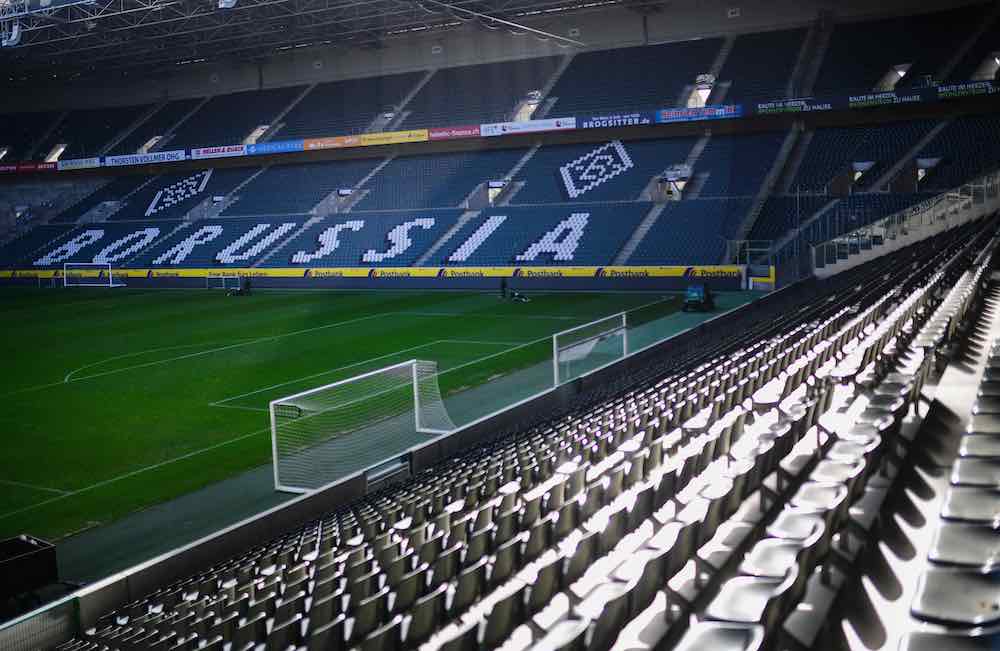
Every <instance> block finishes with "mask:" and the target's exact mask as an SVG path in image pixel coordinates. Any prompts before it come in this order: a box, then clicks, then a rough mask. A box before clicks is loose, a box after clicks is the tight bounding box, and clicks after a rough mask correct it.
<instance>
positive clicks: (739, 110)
mask: <svg viewBox="0 0 1000 651" xmlns="http://www.w3.org/2000/svg"><path fill="white" fill-rule="evenodd" d="M742 116H743V105H742V104H726V105H722V106H692V107H687V108H672V109H660V110H659V111H657V112H656V123H657V124H670V123H672V122H697V121H700V120H728V119H730V118H738V117H742Z"/></svg>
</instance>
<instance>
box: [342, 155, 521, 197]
mask: <svg viewBox="0 0 1000 651" xmlns="http://www.w3.org/2000/svg"><path fill="white" fill-rule="evenodd" d="M526 151H527V150H525V149H497V150H490V151H474V152H459V153H454V154H428V155H419V156H399V157H397V158H394V159H392V160H391V161H390V162H389V164H388V165H386V166H385V167H384V168H383V169H382V170H381V171H380V172H379V173H378V174H377V175H375V176H374V177H372V178H371V179H370V180H369V181H368V182H367V183H365V184H364V186H363V187H362V188H361V191H362V192H365V193H366V194H365V196H364V197H362V199H361V200H360V201H359V202H358V203H357V204H356V206H355V208H354V210H392V209H398V208H455V207H457V206H458V205H459V204H460V203H462V201H463V200H464V199H465V198H466V197H467V196H469V194H470V193H471V192H472V191H473V190H475V189H476V187H477V186H479V185H480V184H483V183H487V182H489V181H494V180H500V179H503V178H504V177H505V176H506V175H507V172H509V171H510V170H511V168H513V167H514V164H515V163H517V161H518V160H520V158H521V157H522V156H524V154H525V153H526Z"/></svg>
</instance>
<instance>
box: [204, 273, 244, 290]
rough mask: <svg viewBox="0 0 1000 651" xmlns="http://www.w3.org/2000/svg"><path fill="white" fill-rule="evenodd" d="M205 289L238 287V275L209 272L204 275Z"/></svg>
mask: <svg viewBox="0 0 1000 651" xmlns="http://www.w3.org/2000/svg"><path fill="white" fill-rule="evenodd" d="M205 287H206V289H239V288H240V277H239V276H234V275H226V274H209V275H207V276H205Z"/></svg>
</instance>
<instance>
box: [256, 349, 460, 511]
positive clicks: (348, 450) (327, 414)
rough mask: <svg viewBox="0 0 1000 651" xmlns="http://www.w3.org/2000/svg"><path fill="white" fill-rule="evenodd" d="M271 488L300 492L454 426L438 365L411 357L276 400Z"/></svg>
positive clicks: (272, 408) (272, 413)
mask: <svg viewBox="0 0 1000 651" xmlns="http://www.w3.org/2000/svg"><path fill="white" fill-rule="evenodd" d="M269 412H270V418H271V453H272V458H273V465H274V487H275V488H276V489H277V490H279V491H286V492H295V493H304V492H308V491H310V490H314V489H317V488H320V487H321V486H324V485H326V484H328V483H330V482H332V481H334V480H336V479H339V478H341V477H344V476H346V475H348V474H351V473H354V472H358V471H361V470H365V469H366V468H369V467H372V466H375V465H377V464H379V463H382V462H383V461H385V460H387V459H391V458H392V457H394V456H399V455H401V454H403V453H404V452H405V451H406V450H407V449H409V448H410V447H412V446H413V445H415V444H416V443H419V442H420V441H421V440H422V439H425V435H428V434H435V435H439V434H449V433H451V432H452V431H454V430H455V429H456V428H455V424H454V423H453V422H452V420H451V418H450V416H449V415H448V411H447V409H446V408H445V405H444V401H443V400H442V397H441V392H440V389H439V387H438V371H437V363H436V362H430V361H421V360H410V361H407V362H402V363H400V364H395V365H393V366H387V367H385V368H382V369H378V370H375V371H371V372H368V373H364V374H362V375H358V376H356V377H352V378H349V379H346V380H341V381H339V382H333V383H332V384H327V385H325V386H321V387H318V388H315V389H310V390H308V391H303V392H301V393H296V394H294V395H291V396H286V397H284V398H279V399H277V400H273V401H271V403H270V407H269Z"/></svg>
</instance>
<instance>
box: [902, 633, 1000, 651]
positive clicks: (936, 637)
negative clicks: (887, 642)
mask: <svg viewBox="0 0 1000 651" xmlns="http://www.w3.org/2000/svg"><path fill="white" fill-rule="evenodd" d="M997 648H1000V633H996V632H993V633H991V634H987V635H976V636H969V635H962V634H960V633H908V634H907V635H905V636H904V637H903V638H902V639H901V640H900V641H899V649H898V651H995V650H996V649H997Z"/></svg>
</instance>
